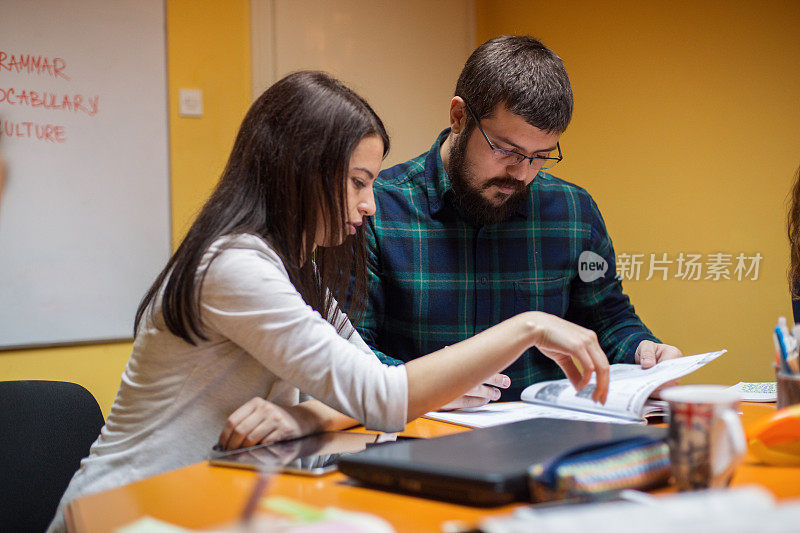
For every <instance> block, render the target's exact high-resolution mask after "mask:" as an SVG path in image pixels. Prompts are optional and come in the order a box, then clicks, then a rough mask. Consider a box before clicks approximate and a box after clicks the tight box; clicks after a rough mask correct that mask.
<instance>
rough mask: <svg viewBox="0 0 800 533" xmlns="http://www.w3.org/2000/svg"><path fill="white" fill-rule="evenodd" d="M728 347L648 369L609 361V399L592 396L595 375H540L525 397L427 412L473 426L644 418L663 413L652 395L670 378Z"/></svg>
mask: <svg viewBox="0 0 800 533" xmlns="http://www.w3.org/2000/svg"><path fill="white" fill-rule="evenodd" d="M725 352H726V350H720V351H718V352H709V353H701V354H697V355H689V356H686V357H680V358H678V359H669V360H667V361H663V362H661V363H659V364H657V365H655V366H653V367H651V368H648V369H647V370H643V369H642V367H641V366H639V365H632V364H625V363H619V364H616V365H611V367H610V371H611V374H610V378H611V380H610V385H609V389H608V398H607V400H606V403H605V405H601V404H598V403H595V402H593V401H592V392H594V387H595V376H592V380H591V381H590V382H589V384H588V385H587V386H586V387H585V388H584V389H583V390H582V391H581V392H577V391H576V390H575V389H574V388H573V387H572V384H571V383H570V382H569V380H567V379H566V378H565V379H558V380H555V381H542V382H540V383H534V384H533V385H531V386H530V387H528V388H526V389H525V390H523V391H522V402H505V403H490V404H487V405H484V406H483V407H473V408H468V409H458V410H455V411H431V412H430V413H428V414H426V415H425V417H426V418H432V419H435V420H442V421H445V422H452V423H454V424H461V425H463V426H469V427H488V426H497V425H500V424H507V423H509V422H517V421H519V420H528V419H530V418H563V419H570V420H584V421H589V422H616V423H623V424H624V423H628V424H636V423H640V424H641V423H644V422H645V418H646V417H648V416H653V415H658V414H664V413H665V412H666V402H661V401H657V400H648V397H649V396H650V394H652V393H653V391H654V390H656V389H657V388H658V387H659V386H661V385H663V384H664V383H666V382H668V381H672V380H674V379H678V378H680V377H683V376H685V375H687V374H691V373H692V372H694V371H695V370H697V369H698V368H700V367H702V366H704V365H706V364H708V363H710V362H711V361H713V360H714V359H716V358H717V357H719V356H720V355H722V354H724V353H725Z"/></svg>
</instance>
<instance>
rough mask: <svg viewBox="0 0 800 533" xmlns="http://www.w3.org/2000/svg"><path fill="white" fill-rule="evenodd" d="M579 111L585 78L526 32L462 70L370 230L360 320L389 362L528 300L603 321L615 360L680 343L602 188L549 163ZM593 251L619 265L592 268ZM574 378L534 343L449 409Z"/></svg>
mask: <svg viewBox="0 0 800 533" xmlns="http://www.w3.org/2000/svg"><path fill="white" fill-rule="evenodd" d="M571 116H572V89H571V86H570V82H569V78H568V76H567V73H566V71H565V70H564V65H563V63H562V61H561V59H560V58H559V57H558V56H557V55H556V54H555V53H553V52H552V51H551V50H549V49H548V48H547V47H545V46H544V45H543V44H542V43H540V42H539V41H537V40H536V39H533V38H531V37H527V36H524V37H523V36H506V37H499V38H496V39H492V40H490V41H488V42H486V43H484V44H483V45H481V46H480V47H478V48H477V49H476V50H475V51H474V52H473V53H472V55H471V56H470V58H469V59H468V60H467V63H466V65H465V66H464V69H463V70H462V72H461V75H460V77H459V79H458V83H457V84H456V90H455V96H454V97H453V99H452V100H451V102H450V128H448V129H446V130H445V131H443V132H442V133H441V134H440V135H439V136H438V138H437V139H436V141H435V142H434V143H433V146H432V147H431V149H430V150H429V151H428V152H426V153H423V154H422V155H420V156H418V157H415V158H414V159H411V160H410V161H407V162H405V163H402V164H399V165H396V166H394V167H392V168H389V169H387V170H385V171H384V172H382V173H381V174H380V176H379V178H378V179H377V180H376V181H375V185H374V187H375V203H376V213H375V215H374V216H373V217H372V218H371V220H370V219H369V218H368V219H367V220H366V222H365V229H364V233H365V237H366V242H367V249H368V257H367V263H368V271H369V275H370V291H369V301H368V304H367V310H366V312H365V314H364V317H363V319H362V321H361V323H360V324H359V326H358V329H359V332H360V333H361V335H362V337H363V338H364V340H365V341H366V342H367V344H369V345H370V347H371V348H372V349H373V350H374V351H375V353H376V354H377V355H378V357H379V358H380V359H381V360H382V361H383V362H384V363H387V364H402V363H403V362H405V361H409V360H411V359H413V358H415V357H418V356H419V355H421V354H426V353H431V352H433V351H436V350H438V349H441V348H444V347H446V346H448V345H450V344H454V343H456V342H458V341H460V340H463V339H466V338H467V337H470V336H472V335H474V334H476V333H478V332H480V331H482V330H484V329H486V328H488V327H490V326H492V325H494V324H497V323H498V322H500V321H502V320H504V319H506V318H508V317H511V316H513V315H515V314H517V313H520V312H523V311H529V310H535V311H542V312H545V313H550V314H553V315H557V316H559V317H562V318H565V319H567V320H570V321H572V322H575V323H577V324H580V325H582V326H584V327H587V328H590V329H592V330H593V331H594V332H595V333H596V334H597V337H598V340H599V341H600V345H601V347H602V348H603V350H604V351H605V353H606V355H607V356H608V358H609V361H610V362H611V363H620V362H627V363H633V362H636V363H640V364H641V365H642V366H643V367H645V368H648V367H650V366H653V365H654V364H656V363H657V362H659V361H662V360H664V359H670V358H673V357H679V356H680V355H681V352H680V351H679V350H678V349H677V348H675V347H674V346H669V345H666V344H661V343H660V341H659V340H658V339H657V338H656V337H655V336H654V335H653V334H652V333H651V332H650V330H649V329H647V327H645V325H644V324H643V323H642V322H641V320H640V319H639V317H638V316H637V315H636V313H635V312H634V309H633V306H632V305H631V304H630V301H629V299H628V297H627V296H625V294H623V292H622V286H621V284H620V282H619V280H617V279H616V276H615V275H616V267H615V261H614V250H613V247H612V245H611V239H610V238H609V236H608V233H607V231H606V228H605V224H604V222H603V219H602V217H601V215H600V211H599V210H598V208H597V205H596V204H595V203H594V201H593V200H592V198H591V196H589V194H588V193H587V192H586V191H585V190H584V189H582V188H580V187H578V186H576V185H573V184H571V183H568V182H566V181H563V180H561V179H559V178H556V177H555V176H553V175H552V174H550V173H549V172H548V170H549V169H551V168H552V167H553V166H555V165H556V164H557V163H558V162H559V161H561V160H562V158H563V153H562V151H561V146H560V143H559V138H560V137H561V134H562V133H563V132H564V131H565V130H566V128H567V125H568V124H569V121H570V118H571ZM582 252H590V253H591V254H596V255H592V256H590V257H592V262H593V263H595V264H597V263H599V264H600V265H602V262H603V261H605V263H606V264H607V265H608V269H607V270H606V271H605V272H604V273H603V274H599V273H597V275H595V276H587V275H580V274H581V273H580V272H579V257H580V256H581V253H582ZM598 256H599V257H598ZM584 260H585V259H584V258H581V259H580V261H584ZM587 273H588V274H591V271H589V272H587ZM598 276H599V277H598ZM582 278H584V279H582ZM384 352H390V353H392V354H393V355H395V356H399V357H400V359H393V358H390V357H388V356H386V355H385V354H384ZM562 377H564V376H563V374H562V372H561V371H560V369H559V368H558V367H557V366H556V365H555V364H553V363H552V361H551V360H550V359H548V358H547V357H545V356H544V355H542V354H541V353H539V351H538V350H537V349H532V350H529V351H528V353H526V354H524V355H523V356H522V357H520V358H519V359H518V360H517V362H515V363H514V364H513V365H511V366H510V367H508V368H507V369H506V370H505V371H504V374H497V375H495V376H493V377H492V378H491V379H489V380H487V385H486V386H482V387H478V388H476V389H474V390H473V391H471V392H470V393H469V394H468V395H466V396H464V397H462V398H461V399H459V400H457V401H456V402H454V403H453V404H450V406H449V407H451V408H455V407H466V406H476V405H483V404H485V403H486V402H487V401H490V400H496V399H500V398H502V399H503V400H519V395H520V392H521V391H522V389H523V388H524V387H526V386H528V385H530V384H531V383H535V382H537V381H542V380H548V379H559V378H562ZM500 389H505V390H504V391H502V392H501V391H500Z"/></svg>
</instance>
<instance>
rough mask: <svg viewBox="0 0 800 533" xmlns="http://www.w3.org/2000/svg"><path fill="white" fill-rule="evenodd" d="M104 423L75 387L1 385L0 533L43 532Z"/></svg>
mask: <svg viewBox="0 0 800 533" xmlns="http://www.w3.org/2000/svg"><path fill="white" fill-rule="evenodd" d="M103 423H104V422H103V413H102V411H100V406H99V405H98V404H97V401H96V400H95V399H94V396H92V393H90V392H89V391H88V390H86V389H84V388H83V387H81V386H80V385H77V384H75V383H65V382H62V381H2V382H0V453H2V459H0V530H2V531H9V532H10V531H26V532H28V531H34V532H35V531H44V530H45V529H46V528H47V526H48V525H49V524H50V520H52V518H53V515H54V514H55V512H56V507H57V506H58V502H59V500H60V499H61V496H62V495H63V494H64V491H65V490H66V488H67V485H68V484H69V481H70V479H72V475H73V474H74V473H75V471H76V470H78V466H79V465H80V462H81V459H83V458H84V457H86V456H87V455H89V447H90V446H91V444H92V443H93V442H94V441H95V439H97V436H98V434H99V433H100V428H102V427H103Z"/></svg>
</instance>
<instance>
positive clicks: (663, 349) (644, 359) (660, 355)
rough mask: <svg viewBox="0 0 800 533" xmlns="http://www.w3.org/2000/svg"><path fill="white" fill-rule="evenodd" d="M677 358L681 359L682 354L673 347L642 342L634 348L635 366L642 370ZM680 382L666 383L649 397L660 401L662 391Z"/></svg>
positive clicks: (677, 380) (675, 380)
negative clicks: (640, 366) (639, 366)
mask: <svg viewBox="0 0 800 533" xmlns="http://www.w3.org/2000/svg"><path fill="white" fill-rule="evenodd" d="M678 357H683V354H682V353H681V351H680V350H679V349H677V348H676V347H674V346H670V345H669V344H656V343H655V342H653V341H642V342H640V343H639V347H638V348H636V359H635V361H636V364H639V365H642V368H644V369H647V368H651V367H653V366H655V365H657V364H658V363H660V362H661V361H666V360H667V359H677V358H678ZM680 381H681V380H680V379H673V380H672V381H667V382H666V383H664V384H663V385H661V386H660V387H658V388H657V389H656V390H654V391H653V392H652V393H651V394H650V397H651V398H659V399H660V398H661V391H662V390H664V389H668V388H669V387H674V386H675V385H678V384H680Z"/></svg>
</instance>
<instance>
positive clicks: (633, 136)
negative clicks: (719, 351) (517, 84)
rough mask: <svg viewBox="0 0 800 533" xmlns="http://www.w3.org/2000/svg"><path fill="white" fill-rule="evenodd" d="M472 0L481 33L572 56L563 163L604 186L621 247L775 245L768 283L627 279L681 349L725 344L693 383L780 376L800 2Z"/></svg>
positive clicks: (766, 268) (571, 175) (797, 130)
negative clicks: (512, 36)
mask: <svg viewBox="0 0 800 533" xmlns="http://www.w3.org/2000/svg"><path fill="white" fill-rule="evenodd" d="M476 10H477V17H476V20H477V32H476V37H477V39H478V42H484V41H485V40H486V39H489V38H491V37H494V36H497V35H502V34H509V33H529V34H531V35H533V36H536V37H538V38H540V39H541V40H542V41H543V42H544V43H545V44H547V45H548V46H550V47H551V48H552V49H553V50H555V51H556V52H557V53H558V54H559V55H560V56H561V58H562V59H563V60H564V61H565V63H566V67H567V70H568V72H569V74H570V78H571V80H572V84H573V91H574V93H575V114H574V118H573V121H572V124H571V126H570V128H569V130H568V131H567V133H566V134H565V135H564V137H563V139H562V141H563V142H562V146H563V148H564V153H565V160H564V162H563V163H562V165H563V166H561V165H559V167H557V169H556V170H557V171H556V172H555V174H557V175H559V176H561V177H563V178H565V179H568V180H570V181H573V182H575V183H577V184H579V185H582V186H584V187H585V188H587V189H588V190H589V192H591V193H592V195H593V196H594V198H595V199H596V200H597V202H598V204H599V205H600V208H601V211H602V212H603V214H604V216H605V219H606V223H607V225H608V227H609V231H610V232H611V235H612V238H613V239H614V244H615V248H616V251H617V254H620V253H623V252H627V253H646V254H650V253H657V254H658V255H659V257H660V254H661V253H663V252H667V253H669V254H671V255H674V254H677V253H679V252H686V253H702V254H711V253H717V252H726V253H733V254H738V253H739V252H744V253H745V254H748V255H750V254H754V253H755V252H760V253H761V254H762V255H763V256H764V259H763V261H762V263H761V271H760V275H759V278H758V280H757V281H741V282H739V281H716V282H714V281H682V280H676V279H672V280H668V281H661V280H660V279H659V280H656V279H652V280H650V281H644V280H643V279H642V280H640V281H638V282H637V281H627V282H625V290H626V292H628V293H629V294H630V295H631V298H632V300H633V302H634V303H635V305H636V309H637V311H638V312H639V313H640V315H642V316H643V318H644V319H645V322H646V323H647V324H648V325H649V326H650V327H651V328H652V329H653V330H654V332H655V333H656V334H657V335H659V336H660V337H661V338H662V339H663V340H664V341H666V342H670V343H672V344H675V345H677V346H679V347H680V348H682V349H683V350H684V353H697V352H700V351H707V350H712V349H716V348H718V347H726V348H728V350H729V352H730V353H729V354H727V355H725V356H724V357H723V358H722V359H720V360H718V361H716V362H714V363H712V364H711V365H709V367H707V368H705V369H703V370H701V371H699V372H698V373H697V374H695V375H693V376H692V377H690V378H687V380H686V381H688V382H698V381H706V382H719V383H735V382H737V381H739V380H744V381H758V380H768V379H772V371H771V367H770V362H771V360H772V358H773V350H772V341H771V339H770V328H771V327H772V326H774V324H775V321H776V317H777V316H778V315H780V314H784V315H787V316H789V313H790V312H791V310H790V305H789V297H788V289H787V284H786V282H785V276H786V268H787V261H788V244H787V239H786V237H785V230H784V228H785V213H786V212H785V200H786V197H787V194H788V192H789V189H790V186H791V180H792V174H793V173H794V171H795V169H797V167H798V165H800V104H799V102H800V100H798V95H799V94H800V92H798V91H800V46H798V41H797V37H798V35H800V3H798V2H777V1H766V2H751V1H727V2H710V1H697V0H692V1H672V2H661V1H653V2H641V1H638V0H625V1H620V0H614V1H610V0H596V1H592V2H588V1H575V0H568V1H562V2H558V3H557V4H553V3H552V2H542V1H528V0H525V1H508V0H503V1H493V0H478V2H477V4H476ZM647 257H648V258H649V255H648V256H647ZM676 268H677V267H676V265H674V264H673V265H672V270H671V274H672V275H674V274H675V273H676V272H677V270H676ZM643 275H646V273H645V272H643Z"/></svg>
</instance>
